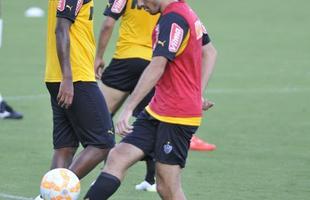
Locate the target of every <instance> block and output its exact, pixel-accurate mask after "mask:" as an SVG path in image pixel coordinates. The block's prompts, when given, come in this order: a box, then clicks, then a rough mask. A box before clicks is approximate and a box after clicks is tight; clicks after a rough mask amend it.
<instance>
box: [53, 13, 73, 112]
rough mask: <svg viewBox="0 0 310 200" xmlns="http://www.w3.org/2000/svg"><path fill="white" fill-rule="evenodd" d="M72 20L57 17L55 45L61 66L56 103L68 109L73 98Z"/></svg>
mask: <svg viewBox="0 0 310 200" xmlns="http://www.w3.org/2000/svg"><path fill="white" fill-rule="evenodd" d="M71 24H72V22H71V21H70V20H68V19H66V18H57V25H56V46H57V55H58V60H59V63H60V66H61V72H62V81H61V83H60V87H59V92H58V96H57V100H58V104H59V105H60V106H61V107H64V108H66V109H68V108H69V107H70V105H71V104H72V100H73V95H74V91H73V83H72V71H71V63H70V36H69V29H70V26H71Z"/></svg>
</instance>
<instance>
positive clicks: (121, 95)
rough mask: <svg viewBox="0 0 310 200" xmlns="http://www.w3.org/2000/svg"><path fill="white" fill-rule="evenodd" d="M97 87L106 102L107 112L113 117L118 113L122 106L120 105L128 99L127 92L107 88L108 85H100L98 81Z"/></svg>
mask: <svg viewBox="0 0 310 200" xmlns="http://www.w3.org/2000/svg"><path fill="white" fill-rule="evenodd" d="M98 85H99V87H100V90H101V92H102V94H103V96H104V99H105V100H106V103H107V106H108V109H109V112H110V113H111V114H112V116H113V115H114V114H115V113H116V112H117V111H118V109H119V108H120V107H121V106H122V104H123V103H124V101H125V100H126V98H127V97H128V95H129V92H124V91H121V90H118V89H115V88H112V87H109V86H108V85H106V84H104V83H102V82H101V81H98Z"/></svg>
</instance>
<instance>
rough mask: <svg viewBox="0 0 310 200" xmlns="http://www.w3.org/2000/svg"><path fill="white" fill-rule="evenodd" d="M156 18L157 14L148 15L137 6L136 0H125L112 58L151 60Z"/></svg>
mask: <svg viewBox="0 0 310 200" xmlns="http://www.w3.org/2000/svg"><path fill="white" fill-rule="evenodd" d="M119 1H121V0H119ZM158 18H159V15H155V16H154V15H150V14H149V13H148V12H146V11H145V10H144V9H143V8H139V7H138V5H137V0H127V3H126V8H125V12H124V14H123V15H122V18H121V23H120V29H119V38H118V41H117V45H116V52H115V54H114V58H120V59H121V58H133V57H138V58H143V59H146V60H151V57H152V31H153V29H154V27H155V25H156V23H157V20H158Z"/></svg>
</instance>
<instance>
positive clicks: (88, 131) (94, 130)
mask: <svg viewBox="0 0 310 200" xmlns="http://www.w3.org/2000/svg"><path fill="white" fill-rule="evenodd" d="M67 115H68V118H69V119H70V121H71V123H72V127H73V128H74V130H75V133H76V135H77V137H78V138H79V141H80V142H81V144H82V145H83V146H84V147H86V146H88V145H91V146H95V147H98V148H112V147H113V146H114V144H115V139H114V131H113V128H112V119H111V116H110V113H109V111H108V108H107V105H106V102H105V100H104V97H103V95H102V93H101V92H100V90H99V87H98V85H97V83H96V82H76V83H74V97H73V103H72V106H71V107H70V109H68V110H67Z"/></svg>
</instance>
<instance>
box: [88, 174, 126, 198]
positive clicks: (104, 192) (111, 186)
mask: <svg viewBox="0 0 310 200" xmlns="http://www.w3.org/2000/svg"><path fill="white" fill-rule="evenodd" d="M120 185H121V182H120V180H119V179H118V178H117V177H115V176H113V175H111V174H108V173H105V172H102V173H101V174H100V175H99V177H98V178H97V180H96V181H95V183H94V184H93V185H92V186H91V187H90V189H89V190H88V192H87V194H86V195H85V197H84V199H85V200H106V199H108V198H109V197H110V196H112V195H113V194H114V192H115V191H116V190H117V189H118V188H119V186H120Z"/></svg>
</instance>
